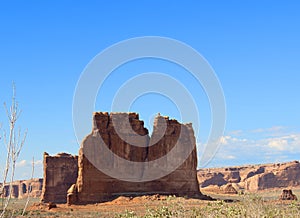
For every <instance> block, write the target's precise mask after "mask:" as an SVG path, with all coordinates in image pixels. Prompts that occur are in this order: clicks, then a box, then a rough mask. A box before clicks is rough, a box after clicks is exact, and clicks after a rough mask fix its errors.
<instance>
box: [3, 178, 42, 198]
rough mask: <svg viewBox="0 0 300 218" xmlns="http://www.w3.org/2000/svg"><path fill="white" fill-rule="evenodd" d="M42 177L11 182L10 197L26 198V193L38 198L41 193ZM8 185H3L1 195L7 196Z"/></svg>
mask: <svg viewBox="0 0 300 218" xmlns="http://www.w3.org/2000/svg"><path fill="white" fill-rule="evenodd" d="M42 185H43V179H30V180H19V181H14V182H13V183H12V189H11V197H12V198H19V199H23V198H27V196H28V193H29V196H30V197H32V198H38V197H40V196H41V194H42ZM9 186H10V184H6V185H5V186H4V191H3V192H4V193H3V197H8V196H9Z"/></svg>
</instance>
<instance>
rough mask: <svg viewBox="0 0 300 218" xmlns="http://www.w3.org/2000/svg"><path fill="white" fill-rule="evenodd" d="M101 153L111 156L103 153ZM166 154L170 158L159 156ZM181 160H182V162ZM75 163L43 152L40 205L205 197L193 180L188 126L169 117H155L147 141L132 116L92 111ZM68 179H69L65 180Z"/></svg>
mask: <svg viewBox="0 0 300 218" xmlns="http://www.w3.org/2000/svg"><path fill="white" fill-rule="evenodd" d="M128 120H129V122H128ZM116 127H117V128H116ZM106 151H111V152H109V154H108V155H106V153H105V152H106ZM166 154H172V155H168V157H167V158H162V157H165V155H166ZM174 154H175V155H174ZM178 154H181V155H178ZM180 156H185V158H184V159H183V160H181V159H180V158H179V157H180ZM76 159H77V157H73V156H70V155H69V156H67V155H63V156H61V155H59V156H54V157H50V156H49V155H48V154H45V156H44V188H43V196H42V200H43V201H46V202H49V201H51V202H55V203H57V202H63V201H65V200H66V199H67V202H68V204H86V203H95V202H101V201H106V200H109V199H111V198H114V197H116V196H119V195H131V196H134V195H143V194H166V195H168V194H172V195H179V196H189V197H199V198H201V197H202V198H205V196H204V195H202V194H201V192H200V190H199V185H198V182H197V171H196V167H197V153H196V141H195V137H194V131H193V128H192V125H191V124H181V123H179V122H178V121H176V120H172V119H169V118H168V117H163V116H160V115H159V116H157V117H156V119H155V122H154V127H153V133H152V135H151V137H150V136H149V133H148V130H147V129H146V128H145V127H144V122H143V121H141V120H139V115H138V114H137V113H110V114H109V113H103V112H99V113H94V115H93V129H92V133H91V134H89V135H88V136H87V137H86V138H85V139H84V140H83V142H82V144H81V147H80V150H79V157H78V165H77V163H76V164H75V160H76ZM120 160H125V161H127V162H128V163H129V165H126V164H123V162H122V161H120ZM156 160H157V161H156ZM134 163H146V164H134ZM155 163H159V164H157V165H155ZM174 163H175V164H174ZM178 163H179V164H178ZM180 163H181V164H180ZM151 164H153V165H151ZM176 164H177V165H176ZM64 165H66V166H67V167H63V166H64ZM150 166H154V168H153V169H155V170H154V171H159V172H160V171H161V170H162V172H165V174H164V175H163V176H161V177H157V178H156V177H155V175H156V174H155V172H154V173H153V175H152V174H151V173H149V167H150ZM174 166H175V168H174ZM77 167H78V170H77ZM63 168H64V170H62V169H63ZM66 168H67V169H66ZM173 168H174V169H173ZM151 169H152V168H151ZM170 169H172V170H171V171H169V170H170ZM105 170H116V171H117V172H119V174H117V175H116V176H108V175H107V173H104V172H103V171H105ZM147 170H148V171H147ZM75 171H76V172H75ZM77 171H78V177H77ZM123 172H126V174H124V173H123ZM150 172H151V171H150ZM69 175H72V176H71V177H69V178H67V179H66V177H68V176H69ZM151 176H153V177H154V179H151V178H152V177H151ZM75 177H76V178H75ZM132 178H135V179H137V180H136V181H132Z"/></svg>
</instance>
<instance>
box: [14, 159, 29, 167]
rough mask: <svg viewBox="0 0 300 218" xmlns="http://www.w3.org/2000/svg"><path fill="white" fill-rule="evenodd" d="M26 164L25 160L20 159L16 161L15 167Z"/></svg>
mask: <svg viewBox="0 0 300 218" xmlns="http://www.w3.org/2000/svg"><path fill="white" fill-rule="evenodd" d="M26 165H27V161H26V160H21V161H19V162H17V163H16V167H25V166H26Z"/></svg>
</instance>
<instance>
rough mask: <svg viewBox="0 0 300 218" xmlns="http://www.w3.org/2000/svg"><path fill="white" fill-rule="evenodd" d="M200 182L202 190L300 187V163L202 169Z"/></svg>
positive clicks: (253, 190)
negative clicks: (215, 187) (227, 185)
mask: <svg viewBox="0 0 300 218" xmlns="http://www.w3.org/2000/svg"><path fill="white" fill-rule="evenodd" d="M198 181H199V184H200V187H201V188H205V189H209V187H210V186H211V187H212V186H216V185H217V186H219V187H221V186H224V185H226V184H229V183H232V184H236V185H237V187H238V188H239V189H240V190H245V191H248V192H256V191H260V190H266V189H273V188H285V187H297V186H300V163H299V162H298V161H293V162H289V163H282V164H263V165H252V166H241V167H227V168H211V169H200V170H199V171H198Z"/></svg>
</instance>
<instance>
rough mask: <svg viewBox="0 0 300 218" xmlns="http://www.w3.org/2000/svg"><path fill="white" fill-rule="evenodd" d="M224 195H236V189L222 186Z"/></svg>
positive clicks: (231, 185) (230, 186)
mask: <svg viewBox="0 0 300 218" xmlns="http://www.w3.org/2000/svg"><path fill="white" fill-rule="evenodd" d="M222 189H223V192H224V194H228V195H237V194H238V191H237V190H236V188H234V187H233V184H231V183H228V184H226V185H224V187H222Z"/></svg>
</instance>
